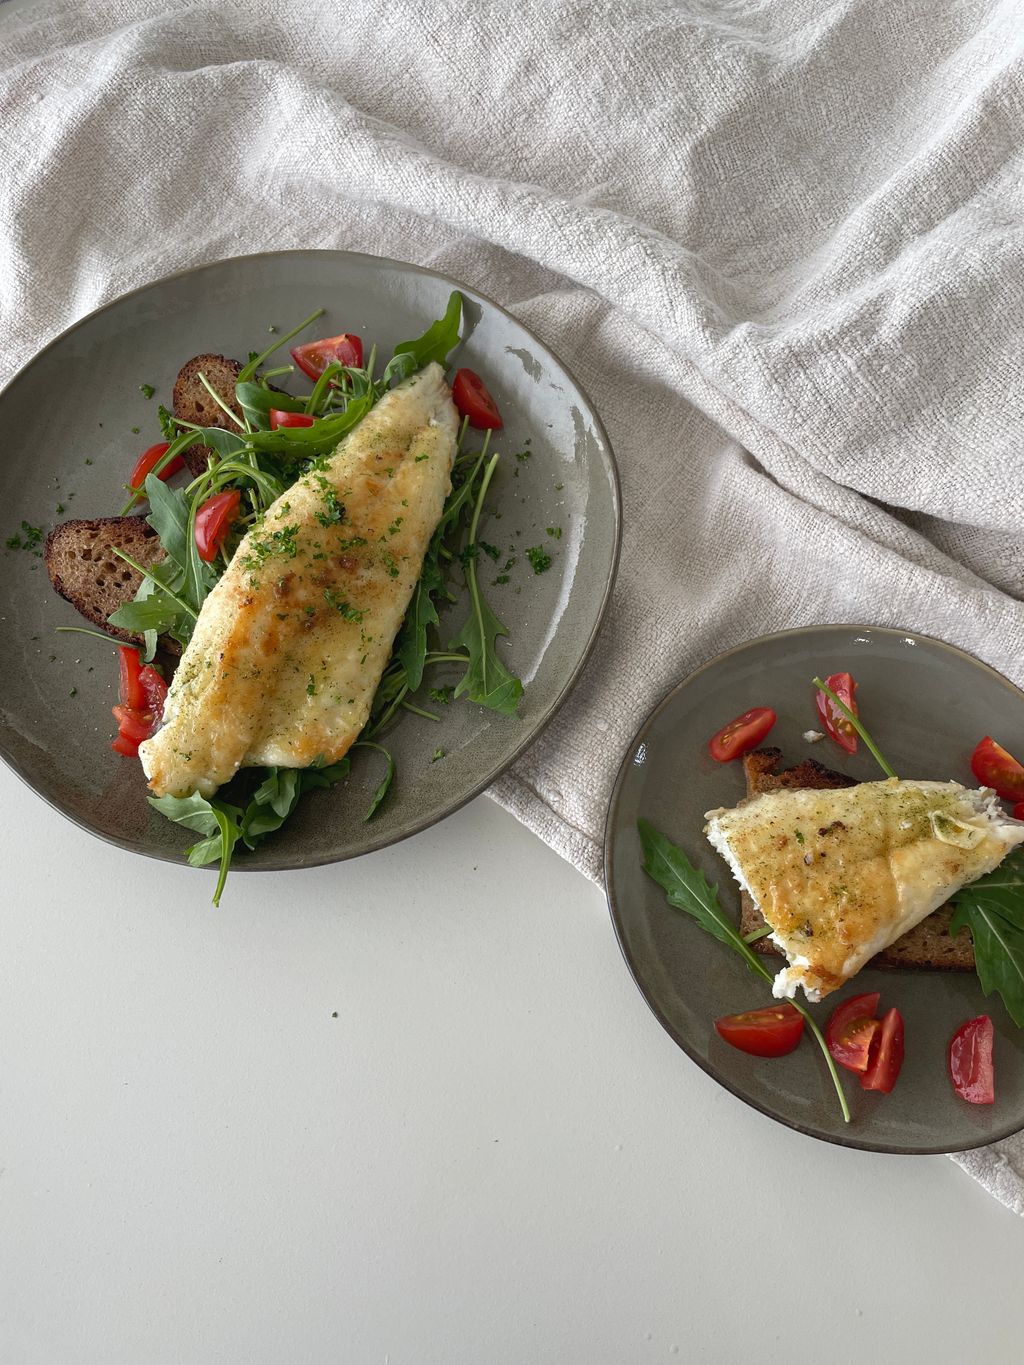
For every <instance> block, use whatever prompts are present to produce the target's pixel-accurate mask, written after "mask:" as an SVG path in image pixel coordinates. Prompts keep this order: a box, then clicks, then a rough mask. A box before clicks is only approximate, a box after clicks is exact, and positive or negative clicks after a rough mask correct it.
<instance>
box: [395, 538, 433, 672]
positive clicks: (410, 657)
mask: <svg viewBox="0 0 1024 1365" xmlns="http://www.w3.org/2000/svg"><path fill="white" fill-rule="evenodd" d="M440 549H441V534H440V533H439V532H435V533H434V535H433V537H432V538H431V541H430V546H429V548H428V550H427V553H426V555H425V556H424V559H423V572H422V573H421V574H420V576H419V580H418V581H417V583H416V587H415V588H414V589H413V594H412V599H411V601H410V602H409V606H408V609H407V610H406V613H405V620H404V621H403V622H402V628H401V630H400V631H399V632H398V639H397V640H396V641H395V649H394V652H395V654H396V656H397V658H398V660H399V662H400V663H401V665H402V667H403V668H404V669H405V681H406V683H407V685H408V688H409V691H410V692H415V691H416V689H417V688H418V687H419V685H420V683H421V682H422V681H423V669H424V666H425V664H426V660H427V627H428V626H436V625H437V624H438V615H437V608H436V607H435V606H434V602H433V594H434V593H435V592H440V591H441V589H442V588H443V586H444V579H443V577H442V574H441V565H440V562H439V559H438V556H439V554H440Z"/></svg>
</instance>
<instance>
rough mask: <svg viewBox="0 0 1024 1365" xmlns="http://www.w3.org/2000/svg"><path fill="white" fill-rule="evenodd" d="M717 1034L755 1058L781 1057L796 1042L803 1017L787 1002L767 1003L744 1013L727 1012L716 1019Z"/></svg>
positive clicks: (792, 1047) (801, 1028) (802, 1027)
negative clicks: (763, 1007) (768, 1004)
mask: <svg viewBox="0 0 1024 1365" xmlns="http://www.w3.org/2000/svg"><path fill="white" fill-rule="evenodd" d="M715 1028H716V1029H717V1030H718V1033H719V1036H720V1037H722V1038H724V1039H725V1041H726V1042H727V1043H730V1044H731V1045H732V1046H733V1047H736V1048H739V1050H740V1051H741V1052H749V1053H751V1054H752V1055H753V1056H754V1057H784V1056H785V1055H786V1053H787V1052H792V1051H793V1049H794V1048H795V1047H796V1045H797V1044H798V1043H799V1041H800V1039H801V1037H802V1035H803V1031H804V1017H803V1015H802V1014H801V1013H800V1011H799V1010H798V1009H797V1008H796V1007H795V1006H794V1005H790V1004H779V1005H770V1006H769V1007H768V1008H767V1009H763V1010H750V1011H748V1012H747V1013H746V1014H726V1015H724V1016H723V1017H722V1018H721V1019H716V1020H715Z"/></svg>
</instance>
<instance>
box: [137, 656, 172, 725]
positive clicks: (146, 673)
mask: <svg viewBox="0 0 1024 1365" xmlns="http://www.w3.org/2000/svg"><path fill="white" fill-rule="evenodd" d="M139 682H140V683H141V684H142V690H143V692H144V693H145V695H146V710H147V711H152V713H153V715H154V716H156V718H157V720H160V719H161V717H162V716H163V714H164V702H165V701H166V700H167V684H166V683H165V682H164V680H163V678H162V677H161V676H160V674H159V673H158V672H157V671H156V669H155V668H154V667H153V665H152V664H143V666H142V667H141V668H140V669H139Z"/></svg>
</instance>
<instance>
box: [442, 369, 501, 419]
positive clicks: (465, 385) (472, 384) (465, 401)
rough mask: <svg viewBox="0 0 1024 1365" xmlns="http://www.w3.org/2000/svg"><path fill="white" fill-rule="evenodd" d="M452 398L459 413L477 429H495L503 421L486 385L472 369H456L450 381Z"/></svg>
mask: <svg viewBox="0 0 1024 1365" xmlns="http://www.w3.org/2000/svg"><path fill="white" fill-rule="evenodd" d="M452 398H453V400H454V402H455V406H456V407H457V408H458V410H459V414H460V416H462V417H465V418H466V419H467V421H468V422H469V425H470V426H471V427H476V428H477V430H478V431H497V429H498V428H499V427H503V426H504V425H505V423H504V422H503V421H502V420H501V413H500V412H499V411H498V405H497V403H495V401H494V399H493V398H492V397H491V395H490V394H489V393H488V392H487V386H486V384H485V383H484V381H483V380H482V379H481V378H480V376H479V375H478V374H474V373H473V371H472V370H456V372H455V378H454V380H453V381H452Z"/></svg>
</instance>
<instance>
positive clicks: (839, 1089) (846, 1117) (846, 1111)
mask: <svg viewBox="0 0 1024 1365" xmlns="http://www.w3.org/2000/svg"><path fill="white" fill-rule="evenodd" d="M791 1004H792V1005H793V1007H794V1009H796V1010H797V1012H798V1013H799V1014H802V1015H803V1017H804V1019H805V1020H806V1021H807V1027H808V1028H809V1029H810V1030H811V1032H812V1033H813V1034H814V1041H815V1042H816V1043H817V1044H818V1046H819V1047H820V1048H821V1055H822V1056H823V1057H824V1058H825V1065H826V1066H827V1067H828V1069H829V1074H830V1075H831V1077H832V1084H833V1085H834V1086H835V1088H836V1094H837V1095H838V1096H839V1108H840V1109H841V1110H842V1114H843V1122H844V1123H849V1122H850V1106H849V1105H848V1104H847V1102H846V1094H845V1092H844V1090H843V1083H842V1081H841V1080H840V1079H839V1072H838V1071H837V1070H836V1064H835V1062H834V1061H833V1060H832V1054H831V1052H829V1050H828V1043H826V1042H825V1039H824V1036H823V1035H822V1032H821V1029H820V1028H819V1027H818V1025H817V1024H816V1023H815V1021H814V1019H813V1018H812V1017H811V1015H810V1013H809V1012H808V1011H807V1010H805V1009H804V1007H803V1005H800V1004H798V1003H797V1002H796V1001H795V1000H793V1001H791Z"/></svg>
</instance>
